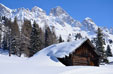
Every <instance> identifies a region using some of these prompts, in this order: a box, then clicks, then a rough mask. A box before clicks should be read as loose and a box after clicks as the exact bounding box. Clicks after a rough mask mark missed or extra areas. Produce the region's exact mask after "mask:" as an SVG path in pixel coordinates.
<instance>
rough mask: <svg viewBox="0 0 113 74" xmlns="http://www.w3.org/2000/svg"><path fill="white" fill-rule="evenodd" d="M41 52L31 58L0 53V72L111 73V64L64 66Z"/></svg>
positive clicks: (39, 73)
mask: <svg viewBox="0 0 113 74" xmlns="http://www.w3.org/2000/svg"><path fill="white" fill-rule="evenodd" d="M41 53H42V52H39V53H37V54H36V55H34V56H33V57H32V58H25V57H16V56H11V57H9V56H7V55H3V54H0V74H83V73H84V74H113V65H101V66H100V67H94V66H68V67H66V66H64V65H63V64H61V63H60V62H59V61H58V60H57V59H56V60H53V59H51V58H50V56H47V55H44V54H43V53H42V54H41ZM54 59H55V58H54ZM111 59H113V57H112V58H111Z"/></svg>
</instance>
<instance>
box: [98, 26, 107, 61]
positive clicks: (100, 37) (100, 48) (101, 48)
mask: <svg viewBox="0 0 113 74" xmlns="http://www.w3.org/2000/svg"><path fill="white" fill-rule="evenodd" d="M103 36H104V35H103V33H102V30H101V29H100V28H98V30H97V38H96V48H97V51H98V52H99V54H100V56H101V58H100V62H107V56H106V53H105V49H104V44H105V41H104V38H103Z"/></svg>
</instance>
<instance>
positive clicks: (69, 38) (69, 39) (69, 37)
mask: <svg viewBox="0 0 113 74" xmlns="http://www.w3.org/2000/svg"><path fill="white" fill-rule="evenodd" d="M70 41H71V34H69V35H68V39H67V42H70Z"/></svg>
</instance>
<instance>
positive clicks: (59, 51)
mask: <svg viewBox="0 0 113 74" xmlns="http://www.w3.org/2000/svg"><path fill="white" fill-rule="evenodd" d="M86 40H87V38H85V39H80V40H76V41H72V42H63V43H59V44H53V45H51V46H49V47H47V48H44V49H43V50H42V51H40V52H41V53H44V54H45V55H48V56H55V57H57V58H63V57H65V56H69V54H70V53H72V52H73V51H75V50H76V49H77V48H78V47H80V46H81V45H82V44H83V43H84V42H85V41H86ZM40 52H39V53H40Z"/></svg>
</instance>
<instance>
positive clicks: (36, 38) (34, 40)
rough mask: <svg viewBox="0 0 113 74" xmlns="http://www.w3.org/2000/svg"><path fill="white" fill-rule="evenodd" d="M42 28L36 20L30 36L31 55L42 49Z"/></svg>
mask: <svg viewBox="0 0 113 74" xmlns="http://www.w3.org/2000/svg"><path fill="white" fill-rule="evenodd" d="M40 33H41V32H40V28H39V26H38V24H36V23H35V22H34V24H33V27H32V32H31V37H30V39H31V40H30V45H31V49H30V51H31V52H30V54H31V56H32V55H34V54H35V53H36V52H38V51H39V50H41V44H42V42H41V38H40Z"/></svg>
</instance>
